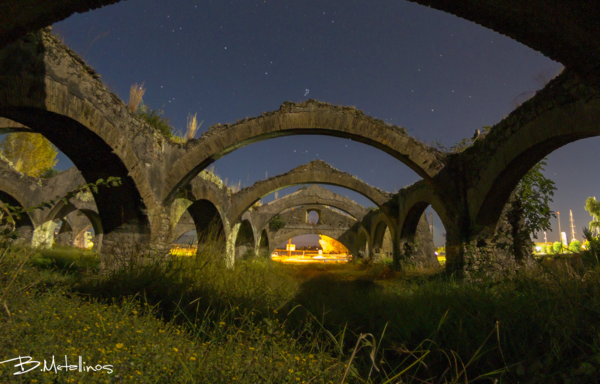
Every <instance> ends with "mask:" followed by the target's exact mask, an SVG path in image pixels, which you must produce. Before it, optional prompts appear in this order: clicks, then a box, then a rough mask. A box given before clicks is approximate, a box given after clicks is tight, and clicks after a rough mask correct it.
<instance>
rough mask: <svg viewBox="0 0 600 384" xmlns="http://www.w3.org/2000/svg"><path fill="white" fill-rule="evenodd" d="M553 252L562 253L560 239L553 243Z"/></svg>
mask: <svg viewBox="0 0 600 384" xmlns="http://www.w3.org/2000/svg"><path fill="white" fill-rule="evenodd" d="M552 251H553V252H552V253H562V243H561V242H560V241H555V242H554V244H552Z"/></svg>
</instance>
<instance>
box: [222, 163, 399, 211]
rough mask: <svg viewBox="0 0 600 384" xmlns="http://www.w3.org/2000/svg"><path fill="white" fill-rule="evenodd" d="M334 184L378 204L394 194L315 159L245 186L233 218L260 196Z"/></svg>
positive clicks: (236, 196) (234, 205)
mask: <svg viewBox="0 0 600 384" xmlns="http://www.w3.org/2000/svg"><path fill="white" fill-rule="evenodd" d="M309 183H320V184H331V185H337V186H341V187H345V188H348V189H350V190H353V191H355V192H358V193H360V194H361V195H363V196H365V197H367V198H368V199H370V200H371V201H373V202H374V203H375V204H377V205H378V206H383V204H385V203H386V202H387V201H388V199H389V198H390V194H389V193H387V192H384V191H382V190H380V189H378V188H375V187H371V186H370V185H368V184H366V183H365V182H363V181H361V180H359V179H357V178H356V177H354V176H352V175H350V174H348V173H346V172H342V171H339V170H337V169H335V168H333V167H332V166H330V165H329V164H327V163H326V162H324V161H322V160H313V161H311V162H310V163H308V164H305V165H301V166H299V167H297V168H294V169H293V170H291V171H289V172H287V173H284V174H281V175H278V176H274V177H271V178H269V179H267V180H264V181H257V182H256V183H254V184H253V185H252V186H250V187H247V188H244V189H242V190H240V191H239V192H237V193H236V194H234V195H233V197H232V212H231V214H230V218H231V221H235V220H237V218H238V217H239V216H240V215H241V214H242V213H243V212H244V211H246V210H247V209H248V208H250V207H251V206H252V205H253V204H254V203H255V202H256V201H258V200H259V199H260V198H262V197H264V196H266V195H268V194H270V193H272V192H274V191H277V190H279V189H282V188H286V187H289V186H293V185H298V184H309Z"/></svg>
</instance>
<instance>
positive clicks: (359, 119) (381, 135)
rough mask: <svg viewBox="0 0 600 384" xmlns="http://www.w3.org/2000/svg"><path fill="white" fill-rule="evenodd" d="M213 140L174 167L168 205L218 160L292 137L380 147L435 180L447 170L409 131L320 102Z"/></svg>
mask: <svg viewBox="0 0 600 384" xmlns="http://www.w3.org/2000/svg"><path fill="white" fill-rule="evenodd" d="M209 132H210V134H209V135H203V136H202V137H201V138H200V139H199V140H192V141H190V142H189V143H188V145H187V147H186V150H187V152H186V153H185V154H184V155H183V156H181V157H180V158H179V159H178V160H177V161H176V162H175V163H174V164H173V165H172V166H171V168H170V169H171V170H170V171H169V173H168V175H167V177H166V179H165V186H164V189H163V196H164V200H165V201H169V200H171V199H172V198H173V196H174V195H176V192H177V191H178V190H179V189H181V188H183V187H184V186H185V185H186V184H188V183H189V182H190V181H191V180H192V179H193V178H194V177H195V176H196V174H198V172H200V171H201V170H203V169H204V168H206V167H207V166H209V165H210V164H211V163H213V162H214V161H216V160H217V159H219V158H221V157H223V156H225V155H226V154H228V153H230V152H232V151H234V150H236V149H238V148H241V147H244V146H246V145H248V144H252V143H254V142H258V141H262V140H267V139H271V138H275V137H282V136H289V135H307V134H313V135H328V136H336V137H343V138H349V139H353V140H356V141H360V142H362V143H365V144H368V145H371V146H373V147H375V148H378V149H380V150H382V151H384V152H386V153H388V154H390V155H391V156H393V157H395V158H396V159H398V160H400V161H401V162H403V163H404V164H406V165H407V166H408V167H410V168H411V169H412V170H413V171H415V172H416V173H417V174H418V175H419V176H421V177H423V178H425V179H431V178H432V177H433V176H435V175H436V174H437V173H438V172H439V171H440V170H441V169H442V168H443V167H444V162H443V156H442V155H441V154H440V153H439V152H438V151H437V150H436V149H433V148H431V147H428V146H427V145H425V144H423V143H421V142H419V141H417V140H416V139H414V138H412V137H410V136H408V135H407V134H406V131H405V130H404V129H403V128H400V127H397V126H391V125H387V124H385V122H383V121H382V120H376V119H374V118H372V117H369V116H366V115H365V114H364V113H362V112H361V111H357V110H356V109H354V108H351V107H340V106H333V105H330V104H326V103H321V102H318V101H315V100H308V101H306V102H304V103H302V104H295V103H291V102H286V103H284V104H283V105H282V106H281V107H280V109H279V110H278V111H275V112H271V113H267V114H263V115H262V116H260V117H256V118H252V119H244V120H239V121H238V122H237V123H236V124H232V125H218V126H213V127H211V129H210V131H209Z"/></svg>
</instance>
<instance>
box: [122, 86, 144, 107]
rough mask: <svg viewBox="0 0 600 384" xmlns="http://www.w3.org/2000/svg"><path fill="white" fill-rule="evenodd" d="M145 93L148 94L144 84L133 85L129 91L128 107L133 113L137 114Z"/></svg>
mask: <svg viewBox="0 0 600 384" xmlns="http://www.w3.org/2000/svg"><path fill="white" fill-rule="evenodd" d="M144 93H146V88H144V83H143V82H142V84H139V85H138V84H137V83H135V84H133V85H132V86H131V88H130V89H129V103H127V106H128V107H129V109H131V111H132V112H134V113H135V112H136V111H137V109H138V106H139V105H140V103H141V102H142V98H143V97H144Z"/></svg>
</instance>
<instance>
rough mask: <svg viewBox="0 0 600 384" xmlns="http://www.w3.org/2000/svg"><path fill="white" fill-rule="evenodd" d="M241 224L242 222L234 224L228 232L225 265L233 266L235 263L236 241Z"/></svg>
mask: <svg viewBox="0 0 600 384" xmlns="http://www.w3.org/2000/svg"><path fill="white" fill-rule="evenodd" d="M240 225H241V223H236V224H234V225H233V226H232V227H231V228H230V229H229V232H228V233H227V243H226V246H225V266H226V267H227V268H233V267H234V265H235V243H236V241H237V236H238V232H239V231H240Z"/></svg>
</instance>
